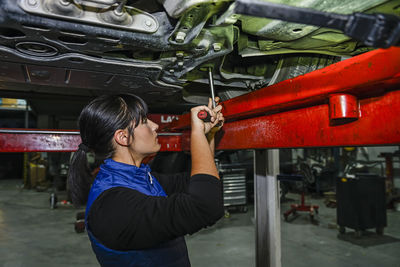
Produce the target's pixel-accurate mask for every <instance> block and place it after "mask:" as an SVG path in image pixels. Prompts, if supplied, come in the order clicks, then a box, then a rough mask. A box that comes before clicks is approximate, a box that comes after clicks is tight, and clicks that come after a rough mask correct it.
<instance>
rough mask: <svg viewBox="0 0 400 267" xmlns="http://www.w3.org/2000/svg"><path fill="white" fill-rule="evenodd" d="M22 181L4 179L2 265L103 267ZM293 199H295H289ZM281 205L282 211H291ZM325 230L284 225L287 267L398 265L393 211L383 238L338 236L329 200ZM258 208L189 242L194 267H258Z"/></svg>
mask: <svg viewBox="0 0 400 267" xmlns="http://www.w3.org/2000/svg"><path fill="white" fill-rule="evenodd" d="M19 184H20V181H19V180H0V266H4V267H19V266H21V267H22V266H23V267H25V266H38V267H39V266H40V267H48V266H49V267H50V266H51V267H54V266H98V264H97V261H96V259H95V256H94V254H93V253H92V251H91V248H90V244H89V241H88V238H87V236H86V234H77V233H75V231H74V221H75V214H76V212H77V211H76V210H75V209H74V208H71V207H60V208H58V209H55V210H51V209H50V208H49V207H50V206H49V193H48V192H36V191H33V190H20V189H19ZM289 197H290V198H292V199H295V198H297V197H298V196H297V195H290V196H289ZM290 203H291V202H290V201H289V202H285V203H282V206H281V207H282V211H284V210H286V209H287V207H288V206H289V205H290ZM313 203H315V204H319V205H320V206H321V210H320V214H319V218H318V220H319V224H318V225H316V224H311V223H310V222H309V220H308V216H307V215H305V214H302V215H299V217H297V218H296V219H295V220H293V221H291V222H290V223H288V222H282V224H281V227H282V266H285V267H286V266H287V267H297V266H299V267H300V266H307V267H310V266H324V267H330V266H340V267H346V266H349V267H350V266H352V267H353V266H363V267H364V266H381V267H384V266H388V267H389V266H390V267H394V266H400V256H399V251H400V212H399V211H397V212H395V211H388V213H387V214H388V224H389V226H388V227H387V228H385V234H384V235H383V236H377V235H376V234H374V233H373V232H372V231H371V232H370V233H369V234H367V235H366V236H363V237H362V238H360V239H357V238H355V237H354V236H353V233H351V231H349V233H347V234H346V235H344V236H338V231H337V229H335V214H336V210H335V209H332V208H327V207H326V206H325V205H324V204H323V200H322V199H319V200H313ZM253 216H254V215H253V211H252V207H250V208H249V212H247V213H231V214H230V216H229V217H227V218H222V219H221V220H220V221H219V222H218V223H217V224H216V225H215V226H214V227H212V228H208V229H205V230H203V231H201V232H199V233H197V234H195V235H192V236H188V237H187V238H186V240H187V245H188V249H189V254H190V258H191V262H192V266H194V267H202V266H209V267H217V266H218V267H223V266H229V267H234V266H240V267H248V266H255V253H254V240H255V238H254V235H255V233H254V225H253V223H252V220H253Z"/></svg>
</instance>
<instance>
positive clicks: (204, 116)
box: [197, 110, 211, 122]
mask: <svg viewBox="0 0 400 267" xmlns="http://www.w3.org/2000/svg"><path fill="white" fill-rule="evenodd" d="M197 118H199V119H200V120H202V121H204V122H210V121H211V115H210V113H208V112H207V111H205V110H201V111H199V113H197Z"/></svg>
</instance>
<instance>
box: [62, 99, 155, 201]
mask: <svg viewBox="0 0 400 267" xmlns="http://www.w3.org/2000/svg"><path fill="white" fill-rule="evenodd" d="M146 117H147V105H146V103H145V102H144V101H143V100H142V99H141V98H139V97H137V96H135V95H131V94H124V95H103V96H99V97H97V98H96V99H94V100H93V101H91V102H90V103H89V104H88V105H87V106H86V107H85V108H84V109H83V110H82V112H81V114H80V116H79V119H78V120H79V130H80V134H81V139H82V143H81V145H79V149H78V150H77V151H76V152H75V153H74V156H73V157H72V160H71V164H70V168H69V173H68V185H69V189H70V192H71V197H72V202H73V203H74V205H76V206H79V205H83V204H85V203H86V201H87V197H88V193H89V190H90V186H91V184H92V182H93V177H92V176H91V174H90V170H89V165H88V162H87V157H86V153H87V152H88V151H93V152H94V153H95V154H96V158H101V159H106V158H109V157H112V156H113V154H114V149H115V148H114V146H113V142H112V140H113V137H114V133H115V131H117V130H119V129H128V131H129V132H130V133H131V138H133V130H134V128H136V127H137V126H138V125H139V123H140V122H141V121H144V120H145V119H146Z"/></svg>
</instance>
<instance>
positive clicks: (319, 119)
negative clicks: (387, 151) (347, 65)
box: [0, 91, 400, 152]
mask: <svg viewBox="0 0 400 267" xmlns="http://www.w3.org/2000/svg"><path fill="white" fill-rule="evenodd" d="M398 114H400V91H392V92H389V93H387V94H385V95H384V96H380V97H375V98H369V99H363V100H361V101H360V117H359V119H358V120H356V121H353V122H351V123H347V124H344V125H337V126H333V125H331V124H330V119H329V106H328V104H323V105H319V106H312V107H307V108H302V109H297V110H290V111H286V112H282V113H277V114H272V115H266V116H260V117H255V118H250V119H244V120H238V121H234V122H228V123H226V124H225V125H224V127H223V129H222V130H221V132H220V133H219V134H218V136H217V149H218V150H229V149H266V148H300V147H327V146H370V145H398V144H400V128H399V125H400V116H399V115H398ZM4 130H6V129H0V132H1V131H4ZM20 130H25V129H20ZM30 131H37V130H32V129H31V130H30ZM59 132H60V131H52V133H25V134H22V133H4V132H3V133H0V152H33V151H58V152H61V151H65V152H70V151H75V150H76V149H77V147H78V144H79V143H80V137H79V135H77V134H72V133H70V134H68V133H62V134H60V133H59ZM158 139H159V142H160V144H161V145H162V147H161V151H182V150H185V151H188V150H189V149H190V145H189V133H188V132H185V133H184V134H182V135H179V134H178V135H177V134H175V135H174V134H170V135H159V138H158Z"/></svg>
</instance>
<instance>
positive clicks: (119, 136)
mask: <svg viewBox="0 0 400 267" xmlns="http://www.w3.org/2000/svg"><path fill="white" fill-rule="evenodd" d="M114 140H115V142H117V144H119V145H121V146H128V145H129V140H130V138H129V132H128V130H122V129H119V130H116V131H115V133H114Z"/></svg>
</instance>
